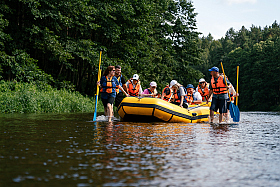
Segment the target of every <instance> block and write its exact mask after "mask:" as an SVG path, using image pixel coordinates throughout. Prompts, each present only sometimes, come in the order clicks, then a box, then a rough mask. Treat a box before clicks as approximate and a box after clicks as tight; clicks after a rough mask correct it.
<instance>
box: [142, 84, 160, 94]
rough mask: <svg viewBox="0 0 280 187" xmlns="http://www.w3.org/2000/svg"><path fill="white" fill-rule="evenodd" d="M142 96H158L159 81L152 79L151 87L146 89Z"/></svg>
mask: <svg viewBox="0 0 280 187" xmlns="http://www.w3.org/2000/svg"><path fill="white" fill-rule="evenodd" d="M141 96H144V97H158V92H157V83H156V82H155V81H152V82H151V83H150V88H147V89H145V90H144V92H143V93H142V94H141Z"/></svg>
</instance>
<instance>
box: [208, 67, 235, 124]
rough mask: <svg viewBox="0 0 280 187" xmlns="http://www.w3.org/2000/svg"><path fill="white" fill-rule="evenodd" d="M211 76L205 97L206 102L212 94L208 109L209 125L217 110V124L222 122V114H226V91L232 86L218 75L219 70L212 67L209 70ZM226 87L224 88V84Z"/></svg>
mask: <svg viewBox="0 0 280 187" xmlns="http://www.w3.org/2000/svg"><path fill="white" fill-rule="evenodd" d="M209 71H210V72H211V75H212V79H211V83H210V85H209V94H208V96H207V102H208V101H209V98H210V96H211V95H212V93H213V97H212V103H211V107H210V123H211V124H213V120H214V112H217V111H218V109H219V113H220V115H219V123H221V122H222V120H223V114H224V113H227V99H228V91H227V90H228V89H229V88H230V87H231V86H232V85H231V83H230V82H229V81H228V80H227V79H225V78H224V77H223V76H222V75H220V74H219V68H217V67H212V68H211V69H209ZM225 81H227V84H228V87H227V86H226V82H225Z"/></svg>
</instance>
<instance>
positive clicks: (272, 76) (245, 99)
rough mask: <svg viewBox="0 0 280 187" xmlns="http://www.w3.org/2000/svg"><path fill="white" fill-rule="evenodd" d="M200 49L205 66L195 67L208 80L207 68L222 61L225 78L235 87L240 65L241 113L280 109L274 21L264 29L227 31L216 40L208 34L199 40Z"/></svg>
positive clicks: (279, 39)
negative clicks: (242, 111)
mask: <svg viewBox="0 0 280 187" xmlns="http://www.w3.org/2000/svg"><path fill="white" fill-rule="evenodd" d="M199 48H201V49H203V53H202V60H203V62H204V64H203V65H202V66H200V67H198V68H199V69H200V70H201V72H203V73H204V74H205V75H206V77H207V79H208V80H210V75H209V73H208V72H207V69H208V67H211V66H217V67H220V64H219V60H220V59H222V60H223V66H224V69H225V73H226V75H227V76H228V77H229V79H230V81H231V82H232V83H233V85H234V86H236V81H237V78H236V76H237V70H236V67H237V66H240V75H239V92H240V97H239V101H240V102H239V103H240V106H241V108H242V110H262V111H266V110H278V111H279V110H280V100H279V97H280V76H279V75H280V25H279V24H278V23H277V22H276V21H275V22H274V23H273V24H272V25H271V26H266V27H264V28H261V27H257V26H254V25H252V26H251V27H250V28H249V29H246V28H245V27H244V26H243V27H242V28H241V29H240V30H239V31H235V30H234V29H233V28H230V29H229V30H228V31H227V32H226V34H225V37H222V38H221V39H218V40H214V39H213V37H212V36H211V34H209V35H208V36H206V37H202V38H201V40H200V43H199Z"/></svg>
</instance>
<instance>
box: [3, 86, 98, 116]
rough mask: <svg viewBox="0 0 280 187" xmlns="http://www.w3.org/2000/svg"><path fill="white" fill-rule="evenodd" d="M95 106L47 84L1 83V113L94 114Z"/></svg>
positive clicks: (77, 93) (90, 99) (78, 94)
mask: <svg viewBox="0 0 280 187" xmlns="http://www.w3.org/2000/svg"><path fill="white" fill-rule="evenodd" d="M94 104H95V102H94V101H93V99H92V98H89V97H87V96H83V95H81V94H80V93H79V92H73V91H69V90H66V89H61V90H57V89H56V88H52V87H51V86H50V85H47V84H38V83H35V82H34V83H22V82H6V81H0V113H13V112H15V113H48V112H53V113H64V112H93V111H94ZM101 108H102V106H101V104H99V111H100V110H101V111H102V109H101Z"/></svg>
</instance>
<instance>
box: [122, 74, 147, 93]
mask: <svg viewBox="0 0 280 187" xmlns="http://www.w3.org/2000/svg"><path fill="white" fill-rule="evenodd" d="M126 88H127V92H128V94H129V96H133V97H136V96H140V95H141V94H142V92H143V90H142V87H141V85H140V81H139V75H137V74H134V75H133V77H132V78H131V79H129V80H128V81H127V82H126Z"/></svg>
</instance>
